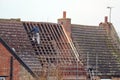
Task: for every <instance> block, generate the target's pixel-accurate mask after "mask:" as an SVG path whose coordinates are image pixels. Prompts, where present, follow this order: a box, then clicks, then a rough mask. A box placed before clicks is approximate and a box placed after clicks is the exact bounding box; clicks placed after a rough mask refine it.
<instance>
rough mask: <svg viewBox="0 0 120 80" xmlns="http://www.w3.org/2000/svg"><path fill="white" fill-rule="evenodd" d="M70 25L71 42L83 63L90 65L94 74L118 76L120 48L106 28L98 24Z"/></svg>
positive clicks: (119, 70)
mask: <svg viewBox="0 0 120 80" xmlns="http://www.w3.org/2000/svg"><path fill="white" fill-rule="evenodd" d="M71 26H72V39H73V42H74V44H75V46H76V48H77V50H78V52H79V54H80V55H81V56H82V57H83V60H84V64H85V65H86V66H87V67H92V68H93V70H94V73H95V75H102V76H120V48H119V47H118V46H116V45H117V44H114V41H113V39H112V38H111V36H110V35H108V34H107V32H106V29H105V28H104V27H100V26H87V25H75V24H72V25H71ZM118 43H119V42H118Z"/></svg>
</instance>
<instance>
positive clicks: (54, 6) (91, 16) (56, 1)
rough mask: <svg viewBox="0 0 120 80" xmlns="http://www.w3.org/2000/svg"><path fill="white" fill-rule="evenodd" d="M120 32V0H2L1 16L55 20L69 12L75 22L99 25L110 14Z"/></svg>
mask: <svg viewBox="0 0 120 80" xmlns="http://www.w3.org/2000/svg"><path fill="white" fill-rule="evenodd" d="M108 6H110V7H113V8H112V14H111V15H112V17H111V22H112V23H113V25H114V26H115V29H116V30H117V32H118V33H119V34H120V0H0V18H7V19H9V18H21V20H23V21H37V22H47V21H48V22H55V23H57V19H58V18H61V17H62V12H63V11H66V12H67V17H68V18H71V19H72V23H73V24H82V25H99V23H100V22H103V21H104V16H109V9H107V7H108Z"/></svg>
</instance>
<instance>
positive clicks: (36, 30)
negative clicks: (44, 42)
mask: <svg viewBox="0 0 120 80" xmlns="http://www.w3.org/2000/svg"><path fill="white" fill-rule="evenodd" d="M30 32H31V33H33V37H32V40H33V41H34V42H37V43H38V44H40V35H39V28H38V27H37V26H34V27H33V29H32V30H31V31H30Z"/></svg>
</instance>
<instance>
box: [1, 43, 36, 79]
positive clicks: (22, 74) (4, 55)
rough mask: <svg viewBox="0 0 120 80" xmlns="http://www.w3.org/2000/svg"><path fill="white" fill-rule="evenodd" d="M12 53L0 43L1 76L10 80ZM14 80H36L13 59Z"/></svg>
mask: <svg viewBox="0 0 120 80" xmlns="http://www.w3.org/2000/svg"><path fill="white" fill-rule="evenodd" d="M11 56H12V55H11V53H10V52H9V51H8V50H7V49H6V48H5V47H4V46H3V45H2V44H1V43H0V76H7V77H6V80H10V60H11ZM13 80H35V79H34V78H33V76H32V75H31V74H30V73H29V72H28V71H27V70H26V69H25V68H24V67H23V66H22V65H21V64H20V63H19V62H18V61H17V60H16V59H15V58H14V57H13Z"/></svg>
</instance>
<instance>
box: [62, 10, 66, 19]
mask: <svg viewBox="0 0 120 80" xmlns="http://www.w3.org/2000/svg"><path fill="white" fill-rule="evenodd" d="M63 18H64V19H65V18H66V11H63Z"/></svg>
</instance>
